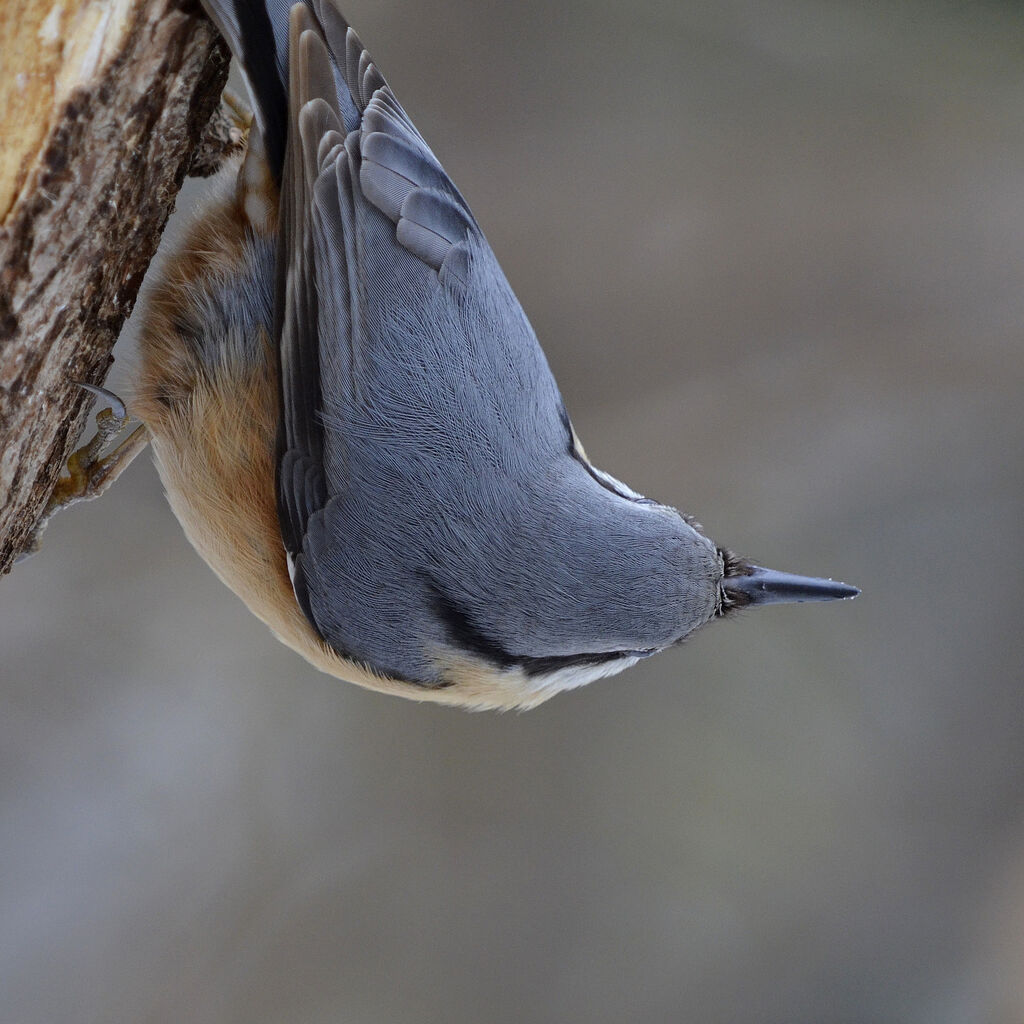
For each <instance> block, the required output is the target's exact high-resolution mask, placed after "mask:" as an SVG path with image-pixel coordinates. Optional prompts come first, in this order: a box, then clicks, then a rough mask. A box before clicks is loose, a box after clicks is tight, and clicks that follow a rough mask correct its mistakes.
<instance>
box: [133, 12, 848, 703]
mask: <svg viewBox="0 0 1024 1024" xmlns="http://www.w3.org/2000/svg"><path fill="white" fill-rule="evenodd" d="M202 2H203V6H204V8H205V9H206V11H207V13H208V14H209V16H210V17H211V19H212V20H213V22H214V23H215V24H216V25H217V27H218V28H219V30H220V31H221V33H222V34H223V36H224V38H225V39H226V41H227V43H228V46H229V47H230V50H231V52H232V54H233V56H234V57H235V58H236V60H237V62H238V64H239V66H240V68H241V72H242V77H243V78H244V80H245V83H246V86H247V89H248V92H249V96H250V100H251V103H252V120H251V125H250V126H249V138H248V144H247V149H246V152H245V154H244V155H240V156H238V157H237V158H235V159H233V160H230V161H228V162H227V163H226V164H225V166H224V167H223V168H222V170H221V171H220V173H219V175H218V176H217V177H216V178H215V179H214V181H213V184H212V186H211V190H210V193H209V196H208V198H207V199H206V200H205V202H204V203H203V205H202V206H201V208H200V210H199V211H198V213H197V214H196V216H195V218H194V220H193V222H192V224H191V226H190V228H189V229H188V230H187V231H186V232H185V234H184V236H183V238H182V240H181V241H180V242H179V244H178V245H177V247H176V248H174V249H172V250H171V252H170V253H169V254H168V255H167V257H166V258H165V259H164V261H163V264H162V267H161V268H160V270H159V272H158V277H157V279H156V281H155V283H154V284H152V286H151V287H150V288H149V294H148V300H147V307H146V310H145V312H144V315H143V323H142V328H141V332H140V340H139V368H138V374H137V380H136V382H135V390H134V396H133V399H132V408H133V411H134V412H135V413H136V414H137V415H138V416H139V417H140V418H141V419H142V421H143V422H144V423H145V425H146V427H147V429H148V433H149V435H150V437H151V440H152V445H153V450H154V454H155V459H156V462H157V467H158V471H159V474H160V477H161V480H162V483H163V486H164V489H165V491H166V494H167V497H168V500H169V502H170V504H171V506H172V508H173V510H174V512H175V514H176V515H177V517H178V519H179V520H180V522H181V524H182V526H183V528H184V531H185V533H186V535H187V536H188V539H189V540H190V541H191V543H192V544H193V546H194V547H195V548H196V550H197V551H198V552H199V554H200V555H201V556H202V557H203V558H204V559H205V560H206V562H207V563H209V565H210V566H211V567H212V568H213V570H214V571H215V572H216V573H217V574H218V575H219V576H220V578H221V579H222V580H223V581H224V582H225V583H226V584H227V585H228V587H230V588H231V589H232V590H233V591H235V592H236V593H237V594H238V595H239V596H240V597H241V598H242V600H243V601H244V602H245V603H246V604H247V605H248V607H249V608H250V609H251V610H252V611H253V612H254V613H255V614H256V615H257V616H258V617H259V618H260V619H262V620H263V621H264V622H265V623H266V624H267V625H268V626H269V627H270V629H271V630H272V631H273V633H274V634H275V635H276V636H277V637H278V638H279V639H280V640H281V641H283V642H284V643H285V644H287V645H288V646H290V647H291V648H293V649H294V650H295V651H297V652H298V653H299V654H301V655H302V656H303V657H305V658H306V659H307V660H308V661H309V662H311V663H312V664H313V665H315V666H316V667H317V668H319V669H321V670H323V671H326V672H328V673H331V674H333V675H335V676H337V677H339V678H341V679H345V680H348V681H350V682H354V683H357V684H359V685H362V686H366V687H369V688H371V689H374V690H378V691H383V692H386V693H392V694H398V695H401V696H404V697H409V698H412V699H414V700H419V701H434V702H438V703H444V704H453V705H461V706H464V707H468V708H474V709H482V708H494V709H504V708H529V707H533V706H535V705H537V704H539V703H541V702H542V701H544V700H546V699H548V698H549V697H551V696H552V695H554V694H556V693H559V692H561V691H565V690H568V689H572V688H575V687H578V686H582V685H584V684H586V683H589V682H591V681H592V680H595V679H599V678H602V677H605V676H610V675H613V674H615V673H617V672H620V671H622V670H623V669H626V668H629V667H630V666H632V665H635V664H636V663H637V662H638V661H640V660H641V659H644V658H647V657H649V656H651V655H653V654H656V653H658V652H660V651H664V650H666V649H668V648H671V647H673V646H675V645H677V644H679V643H681V642H682V641H683V640H685V639H686V638H687V637H688V636H690V635H691V634H693V632H694V631H695V630H697V629H698V628H700V627H701V626H703V625H705V624H706V623H708V622H711V621H713V620H715V619H719V618H724V617H726V616H728V615H730V614H732V613H733V612H734V611H736V610H737V609H740V608H749V607H753V606H757V605H762V604H768V603H772V602H785V601H823V600H833V599H841V598H849V597H853V596H855V595H856V594H858V593H859V591H858V590H857V588H855V587H852V586H849V585H847V584H844V583H839V582H835V581H833V580H831V579H819V578H813V577H805V576H797V575H792V574H788V573H783V572H777V571H773V570H769V569H766V568H764V567H762V566H759V565H757V564H755V563H753V562H751V561H749V560H747V559H745V558H742V557H740V556H738V555H736V554H734V553H733V552H732V551H730V550H728V549H727V548H724V547H721V546H719V545H718V544H716V543H715V542H714V541H713V540H711V539H710V537H709V536H708V535H707V534H706V533H705V531H704V529H703V528H702V527H701V526H700V524H699V523H698V522H697V520H696V519H694V518H693V517H692V516H690V515H687V514H685V513H681V512H679V511H677V510H676V509H675V508H673V507H670V506H668V505H665V504H662V503H659V502H656V501H653V500H651V499H648V498H646V497H643V496H641V495H640V494H638V493H636V492H635V491H633V490H632V489H631V488H629V487H628V486H626V485H625V484H623V483H621V482H619V481H618V480H616V479H615V478H614V477H612V476H610V475H609V474H607V473H605V472H603V471H602V470H600V469H598V468H597V467H596V466H594V465H593V464H592V463H591V462H590V460H589V459H588V457H587V455H586V452H585V450H584V448H583V446H582V444H581V443H580V440H579V438H578V437H577V435H576V432H575V430H574V429H573V426H572V422H571V421H570V418H569V415H568V413H567V411H566V407H565V404H564V402H563V400H562V397H561V394H560V392H559V389H558V386H557V384H556V382H555V380H554V377H553V375H552V373H551V370H550V368H549V366H548V363H547V361H546V359H545V356H544V354H543V352H542V350H541V347H540V344H539V342H538V340H537V337H536V335H535V333H534V330H533V328H532V327H531V325H530V322H529V320H528V319H527V316H526V314H525V313H524V311H523V309H522V307H521V306H520V304H519V301H518V300H517V298H516V296H515V294H514V293H513V291H512V289H511V287H510V286H509V283H508V281H507V280H506V278H505V275H504V273H503V272H502V269H501V267H500V265H499V263H498V260H497V258H496V257H495V255H494V253H493V251H492V250H491V248H490V246H489V244H488V242H487V240H486V238H485V236H484V233H483V231H482V230H481V228H480V226H479V224H478V223H477V220H476V219H475V217H474V216H473V214H472V212H471V211H470V207H469V205H468V203H467V202H466V200H465V199H464V198H463V196H462V194H461V193H460V192H459V190H458V189H457V188H456V186H455V184H454V183H453V182H452V180H451V179H450V178H449V176H448V175H447V173H446V172H445V171H444V169H443V167H442V166H441V163H440V162H439V161H438V159H437V157H436V156H435V155H434V153H433V152H432V150H431V149H430V147H429V146H428V144H427V142H426V141H425V140H424V138H423V136H422V135H421V134H420V132H419V131H418V130H417V129H416V127H415V126H414V124H413V122H412V121H411V119H410V118H409V116H408V114H407V113H406V111H405V109H404V108H403V106H402V105H401V104H400V103H399V101H398V99H397V98H396V96H395V94H394V92H393V91H392V90H391V88H390V87H389V86H388V84H387V82H386V80H385V78H384V77H383V74H382V73H381V71H380V70H379V69H378V67H377V65H376V63H375V62H374V60H373V58H372V57H371V56H370V54H369V52H368V51H367V50H366V49H365V47H364V46H363V44H362V42H361V41H360V39H359V37H358V36H357V35H356V34H355V32H354V31H353V30H352V28H351V27H350V26H349V24H348V22H347V21H346V20H345V18H344V16H343V15H342V13H341V11H340V10H339V8H338V7H337V6H336V5H335V4H334V3H333V2H332V0H302V2H296V3H289V2H287V0H202Z"/></svg>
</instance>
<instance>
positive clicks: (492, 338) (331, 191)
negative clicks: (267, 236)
mask: <svg viewBox="0 0 1024 1024" xmlns="http://www.w3.org/2000/svg"><path fill="white" fill-rule="evenodd" d="M289 68H290V72H289V75H290V87H289V149H288V153H287V156H286V160H285V165H284V174H283V190H282V197H283V198H282V203H281V226H282V232H283V238H282V248H281V256H280V258H279V261H278V268H279V282H278V296H279V302H278V309H279V313H278V316H279V321H280V322H279V346H280V367H281V390H282V428H281V434H280V440H279V453H278V457H279V461H278V504H279V514H280V520H281V528H282V536H283V539H284V543H285V547H286V550H287V552H288V554H289V561H290V565H291V567H292V572H293V585H294V588H295V593H296V597H297V598H298V600H299V602H300V604H301V605H302V607H303V609H304V611H305V613H306V615H307V617H308V618H309V619H310V621H311V623H312V624H313V625H314V627H315V628H317V630H318V631H319V633H320V635H321V636H323V637H324V638H325V639H326V640H327V641H328V642H329V643H330V644H331V645H332V646H333V647H334V648H335V649H336V650H338V651H339V653H342V654H345V655H348V656H350V657H357V658H359V657H361V656H363V654H364V651H365V647H366V645H364V644H362V643H361V642H360V641H359V637H360V636H361V635H364V631H365V630H369V629H374V628H383V629H386V628H387V625H386V624H385V623H381V622H379V620H380V619H381V618H382V617H384V618H386V617H387V616H389V615H393V616H398V617H402V619H403V622H404V623H405V624H406V626H407V625H408V622H407V620H408V617H409V616H410V615H415V614H416V612H417V609H418V608H419V605H420V603H421V602H422V595H421V596H420V597H415V598H414V597H410V596H409V595H410V593H411V590H412V589H413V588H414V587H415V586H419V585H420V584H423V586H425V587H426V588H427V591H429V587H430V584H429V580H427V581H426V582H424V579H425V576H429V573H430V567H429V566H428V565H426V564H425V563H426V562H429V561H430V560H431V558H442V559H446V560H448V561H451V560H452V558H453V557H458V555H457V553H456V552H452V551H451V548H452V539H451V532H452V531H451V528H450V522H451V520H452V519H453V517H454V518H457V517H458V516H459V515H462V514H464V511H465V505H466V503H467V502H473V501H475V500H476V498H475V496H474V494H473V493H472V490H473V488H472V485H474V484H478V483H479V481H480V478H481V477H482V476H484V477H486V476H488V475H490V476H491V477H492V480H491V483H492V484H493V487H492V490H494V489H500V487H501V484H500V483H499V482H498V481H497V476H504V477H505V478H510V479H514V478H515V477H516V476H517V475H521V474H519V469H520V468H521V467H520V466H519V464H520V463H522V462H523V460H526V461H530V460H531V459H534V458H535V457H536V456H538V455H540V456H541V457H543V454H544V453H538V452H537V451H536V449H537V446H538V443H539V444H540V446H541V447H542V448H543V447H544V446H545V444H546V443H548V442H550V445H553V446H554V447H553V448H552V452H553V451H554V449H555V448H557V449H558V450H560V451H561V450H562V449H563V448H564V446H565V443H566V439H567V435H566V426H565V422H564V412H563V410H562V406H561V399H560V397H559V395H558V392H557V388H556V386H555V384H554V381H553V379H552V378H551V374H550V371H549V370H548V368H547V364H546V362H545V361H544V357H543V354H542V353H541V351H540V348H539V346H538V344H537V342H536V338H535V337H534V335H533V332H532V329H531V328H530V326H529V324H528V322H527V321H526V318H525V315H524V314H523V313H522V310H521V308H520V307H519V304H518V302H517V301H516V299H515V296H514V295H513V294H512V292H511V289H510V288H509V286H508V284H507V282H506V281H505V278H504V276H503V274H502V273H501V270H500V268H499V267H498V265H497V262H496V260H495V258H494V256H493V254H492V253H491V250H490V248H489V246H488V245H487V242H486V240H485V239H484V238H483V236H482V234H481V232H480V230H479V228H478V226H477V224H476V221H475V220H474V218H473V216H472V214H471V213H470V211H469V209H468V207H467V205H466V203H465V201H464V200H463V199H462V197H461V195H460V194H459V192H458V190H457V189H456V188H455V186H454V185H453V184H452V182H451V181H450V179H449V178H448V176H447V175H446V174H445V172H444V170H443V169H442V168H441V166H440V164H439V163H438V161H437V159H436V158H435V157H434V155H433V153H432V152H431V151H430V149H429V147H428V146H427V145H426V143H425V142H424V140H423V139H422V137H421V136H420V134H419V132H418V131H417V130H416V129H415V127H414V126H413V125H412V123H411V121H410V120H409V118H408V116H407V115H406V113H405V111H404V110H403V109H402V107H401V106H400V105H399V104H398V102H397V101H396V99H395V97H394V95H393V93H392V92H391V90H390V88H389V87H388V86H387V84H386V82H385V81H384V79H383V77H382V76H381V74H380V72H379V71H378V70H377V68H376V66H375V65H374V64H373V62H372V60H371V59H370V57H369V55H368V54H367V52H366V51H365V50H364V49H363V47H362V44H361V43H360V41H359V39H358V38H357V37H356V35H355V33H354V32H353V31H352V30H351V29H350V28H349V27H348V25H347V24H346V23H345V21H344V19H343V18H342V17H341V15H340V14H338V12H337V11H336V10H335V8H334V7H333V6H332V5H331V4H330V3H326V2H325V3H315V4H314V5H313V10H312V11H310V10H309V9H308V8H305V7H296V8H295V9H293V11H292V14H291V29H290V38H289ZM352 107H354V108H355V110H356V117H357V118H358V123H357V124H354V123H353V121H354V120H355V117H353V114H352ZM555 438H557V441H556V440H554V439H555ZM396 508H400V509H401V511H400V512H398V511H396ZM440 519H446V520H447V521H448V522H449V527H447V528H446V530H447V532H446V536H445V538H444V540H443V541H441V540H438V541H437V542H436V543H433V544H425V543H424V540H423V537H422V536H410V533H413V534H415V531H416V530H417V529H418V528H420V527H417V523H418V524H420V525H421V527H422V530H423V531H425V532H429V531H430V530H431V529H432V525H431V524H432V523H434V522H437V521H438V520H440ZM456 532H457V530H456ZM467 543H469V541H468V539H467ZM417 545H418V546H417ZM399 549H401V550H399ZM413 549H415V550H416V551H418V552H419V556H417V557H418V561H417V557H414V556H413V555H411V554H410V551H411V550H413ZM438 552H440V553H441V554H438ZM430 553H432V554H430ZM438 571H441V570H440V569H439V570H438ZM378 572H379V573H382V574H383V575H384V576H385V577H386V579H385V580H384V581H382V580H380V579H371V578H369V577H370V576H372V575H373V574H374V573H378ZM389 585H390V590H391V593H390V595H388V593H387V591H388V590H389ZM370 593H372V594H373V595H374V599H373V602H371V601H370V599H369V598H368V597H367V594H370ZM403 595H404V596H403ZM403 601H408V602H409V605H408V607H403ZM370 603H374V604H375V605H376V606H375V607H374V608H373V609H370V608H369V604H370ZM374 618H375V619H376V620H378V621H377V622H372V621H370V620H371V619H374ZM364 619H365V620H366V622H365V624H364V625H363V626H360V621H361V620H364ZM404 632H405V633H406V634H408V635H409V636H412V635H413V634H415V632H416V630H415V629H412V630H410V629H408V628H406V629H405V630H404ZM408 655H409V656H408V657H405V658H403V657H399V658H397V661H396V665H397V667H395V668H394V669H393V671H394V673H395V674H403V668H402V666H406V665H408V664H410V663H411V662H412V661H413V660H415V658H414V654H413V652H412V651H409V652H408ZM373 660H374V662H375V663H376V664H378V666H380V661H381V659H380V657H379V656H376V657H374V659H373ZM385 667H386V666H385ZM404 674H405V675H408V674H409V672H408V670H406V671H405V672H404Z"/></svg>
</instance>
